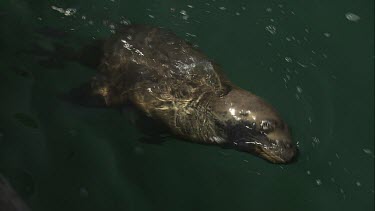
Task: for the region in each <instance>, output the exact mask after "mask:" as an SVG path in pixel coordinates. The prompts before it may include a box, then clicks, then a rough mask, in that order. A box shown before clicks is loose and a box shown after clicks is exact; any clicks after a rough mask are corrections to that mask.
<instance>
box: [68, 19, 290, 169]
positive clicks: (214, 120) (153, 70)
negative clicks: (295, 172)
mask: <svg viewBox="0 0 375 211" xmlns="http://www.w3.org/2000/svg"><path fill="white" fill-rule="evenodd" d="M88 49H91V50H85V51H82V52H83V53H81V54H80V56H79V57H80V58H83V57H85V55H88V54H91V53H93V50H92V48H88ZM95 49H96V50H98V51H100V52H101V55H102V56H101V59H100V60H99V61H100V62H98V61H94V63H93V64H94V65H96V64H98V70H99V71H98V73H97V74H96V75H95V76H94V77H93V78H92V79H91V81H90V82H88V83H87V84H85V85H83V86H81V87H79V88H76V89H74V90H73V91H72V92H71V94H70V96H73V97H72V98H75V99H78V100H80V101H81V102H82V104H86V105H95V106H107V107H121V106H123V105H124V104H126V103H128V102H130V103H131V104H133V105H134V106H135V107H136V108H138V109H139V110H140V111H141V112H143V113H144V114H146V115H147V116H148V117H150V118H152V119H153V120H156V121H158V122H160V123H162V124H164V125H165V126H167V127H168V128H169V130H170V131H171V132H172V133H173V134H174V135H177V136H179V137H182V138H183V139H185V140H188V141H192V142H196V143H203V144H216V145H221V146H225V147H231V148H235V149H237V150H240V151H245V152H249V153H252V154H255V155H257V156H259V157H261V158H264V159H266V160H268V161H270V162H272V163H289V162H291V161H292V160H293V159H294V158H295V155H296V153H297V148H296V147H295V145H294V144H293V143H292V140H291V136H290V133H289V130H288V126H287V124H286V123H285V122H284V121H283V120H282V119H281V118H280V116H279V114H278V113H277V112H276V111H275V109H274V108H272V106H271V105H269V104H268V103H266V102H265V101H264V100H262V99H261V98H260V97H258V96H256V95H254V94H252V93H251V92H249V91H246V90H244V89H241V88H239V87H237V86H236V85H234V84H232V83H231V82H230V81H229V80H228V79H227V78H226V77H225V76H224V75H223V73H222V71H221V70H220V67H219V66H218V65H216V64H215V63H214V62H212V61H211V60H210V59H208V58H207V57H206V56H205V55H204V54H203V53H202V52H200V51H199V50H197V49H196V48H194V47H193V46H192V45H191V44H189V43H187V42H186V41H184V40H183V39H180V38H178V37H177V36H176V35H175V34H173V33H172V32H170V31H167V30H165V29H162V28H157V27H152V26H145V25H130V26H126V27H123V28H121V29H119V30H118V31H117V32H116V34H114V35H113V36H112V37H110V38H109V39H108V40H106V41H105V42H104V45H103V47H102V48H95ZM86 61H87V59H86Z"/></svg>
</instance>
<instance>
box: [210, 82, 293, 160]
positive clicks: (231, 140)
mask: <svg viewBox="0 0 375 211" xmlns="http://www.w3.org/2000/svg"><path fill="white" fill-rule="evenodd" d="M211 107H212V111H213V114H214V116H215V126H216V127H217V131H218V133H217V135H218V137H215V139H216V140H225V141H223V142H224V145H229V146H230V147H233V148H235V149H237V150H239V151H245V152H249V153H252V154H255V155H257V156H259V157H261V158H263V159H265V160H267V161H270V162H272V163H290V162H292V161H294V160H295V158H296V155H297V152H298V150H297V148H296V146H295V145H294V144H293V143H292V139H291V135H290V132H289V129H288V126H287V124H286V123H285V122H284V121H283V120H282V119H281V118H280V116H279V115H278V113H277V112H276V111H275V109H273V108H272V106H271V105H269V104H268V103H266V102H265V101H264V100H262V99H261V98H259V97H258V96H256V95H253V94H251V93H250V92H248V91H245V90H242V89H232V90H231V91H230V92H229V93H228V94H227V95H225V96H222V97H221V98H220V99H219V100H217V101H216V102H215V103H213V104H212V106H211Z"/></svg>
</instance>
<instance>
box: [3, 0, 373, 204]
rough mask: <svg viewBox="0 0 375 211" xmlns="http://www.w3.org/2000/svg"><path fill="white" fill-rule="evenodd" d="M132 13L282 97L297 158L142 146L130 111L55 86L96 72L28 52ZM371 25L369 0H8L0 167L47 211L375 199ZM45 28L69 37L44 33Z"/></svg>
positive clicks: (102, 28) (94, 32) (240, 78)
mask: <svg viewBox="0 0 375 211" xmlns="http://www.w3.org/2000/svg"><path fill="white" fill-rule="evenodd" d="M89 2H90V3H89ZM189 5H190V6H189ZM52 6H56V7H58V8H62V9H64V10H65V9H67V8H75V9H76V11H75V13H74V11H73V13H74V14H73V15H70V14H66V15H65V14H62V13H61V12H64V11H61V10H60V12H59V11H58V10H59V9H58V8H55V9H53V8H52ZM184 11H185V12H184ZM65 12H66V11H65ZM350 13H353V14H355V15H357V16H358V17H356V16H355V15H351V17H354V18H349V19H350V20H349V19H348V18H347V17H346V14H350ZM349 16H350V15H349ZM358 18H359V19H358ZM124 20H130V22H132V23H144V24H153V25H158V26H164V27H167V28H169V29H171V30H173V31H174V32H175V33H177V34H178V35H179V36H181V37H183V38H186V39H188V40H190V42H192V43H194V44H196V45H199V47H200V49H202V51H203V52H205V53H206V54H207V55H208V56H209V57H210V58H212V59H214V60H215V61H216V62H217V63H219V64H220V65H221V66H222V67H223V69H224V71H225V73H226V74H227V75H228V77H229V78H230V79H231V80H232V81H233V82H234V83H236V84H237V85H239V86H241V87H243V88H245V89H247V90H251V91H252V92H254V93H256V94H257V95H259V96H262V97H263V98H265V99H266V100H267V101H269V102H270V103H271V104H273V105H274V106H275V107H276V108H277V109H278V110H279V112H280V113H281V115H282V116H283V118H284V119H285V120H286V121H287V122H288V123H289V125H290V127H291V128H292V132H293V137H294V140H295V141H296V142H298V145H299V149H300V152H301V153H300V157H299V160H298V162H297V163H294V164H292V165H282V166H279V165H273V164H269V163H267V162H265V161H263V160H261V159H259V158H256V157H254V156H252V155H249V154H246V153H240V152H237V151H234V150H226V149H221V148H220V147H214V146H202V145H196V144H191V143H187V142H182V141H178V140H174V139H169V140H168V141H166V142H165V143H163V144H162V145H152V144H145V143H141V142H139V141H138V140H139V139H140V138H142V133H140V132H139V131H137V129H136V127H135V126H134V125H133V124H132V123H131V119H132V118H133V117H132V116H131V115H126V116H123V115H120V113H119V112H118V111H115V110H107V109H94V108H84V107H80V106H77V105H72V104H69V103H66V102H63V101H61V100H59V99H58V98H57V97H56V96H57V94H58V93H64V92H66V91H68V90H69V89H71V88H73V87H75V86H77V85H78V84H81V83H83V82H85V81H86V80H87V79H88V78H89V77H90V76H92V75H93V74H94V72H93V71H92V70H90V69H87V68H85V67H83V66H80V65H79V64H77V63H66V64H65V66H64V67H63V68H55V67H51V68H47V67H45V66H42V65H40V64H39V63H38V62H37V61H38V59H40V57H38V56H36V55H33V54H31V53H20V52H25V51H26V49H32V46H35V45H36V44H37V45H39V46H44V48H47V49H51V43H53V42H60V43H64V44H67V45H77V46H79V45H80V44H81V43H83V42H84V41H85V40H90V39H93V37H95V38H98V37H106V36H108V35H110V33H111V32H110V29H111V27H110V24H111V23H120V22H121V21H122V22H123V21H124ZM373 25H374V2H373V1H371V0H363V1H348V0H345V1H339V0H335V1H323V0H312V1H305V2H301V1H276V0H267V1H264V0H253V1H248V2H246V1H244V0H242V1H229V0H227V1H221V0H216V1H212V0H207V1H199V0H195V1H178V3H177V1H172V0H165V1H146V0H138V1H130V0H128V1H120V0H114V1H109V0H108V1H98V0H97V1H81V0H75V1H25V0H12V1H10V0H8V1H6V0H4V1H1V3H0V26H1V30H0V46H1V47H0V58H1V59H0V102H1V103H0V172H1V173H2V174H3V175H5V176H6V177H7V178H8V180H9V181H10V182H11V183H12V184H13V186H14V187H15V189H16V190H17V191H18V192H19V194H20V195H21V196H22V198H24V199H25V201H26V202H27V203H28V204H29V205H30V207H31V208H32V210H38V211H39V210H40V211H47V210H48V211H50V210H54V211H60V210H61V211H63V210H71V211H75V210H77V211H78V210H80V211H81V210H312V211H315V210H369V211H370V210H374V72H373V71H374V26H373ZM46 26H48V27H52V28H54V29H57V30H60V31H66V32H68V35H65V36H59V33H57V34H56V33H55V37H46V36H42V35H40V34H38V33H36V31H38V29H41V28H43V27H46ZM187 33H188V34H187Z"/></svg>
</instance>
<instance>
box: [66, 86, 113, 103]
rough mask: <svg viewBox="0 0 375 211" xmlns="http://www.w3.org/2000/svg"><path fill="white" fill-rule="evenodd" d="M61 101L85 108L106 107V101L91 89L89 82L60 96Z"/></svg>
mask: <svg viewBox="0 0 375 211" xmlns="http://www.w3.org/2000/svg"><path fill="white" fill-rule="evenodd" d="M60 98H61V99H62V100H65V101H68V102H71V103H74V104H78V105H82V106H86V107H106V106H107V104H106V101H105V98H104V97H103V95H102V94H100V93H99V92H95V91H94V90H93V89H92V86H91V82H87V83H84V84H82V85H81V86H79V87H77V88H74V89H72V90H70V91H69V92H68V93H64V94H61V95H60Z"/></svg>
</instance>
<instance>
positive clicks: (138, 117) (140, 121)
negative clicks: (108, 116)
mask: <svg viewBox="0 0 375 211" xmlns="http://www.w3.org/2000/svg"><path fill="white" fill-rule="evenodd" d="M121 112H122V113H123V115H124V116H125V117H126V119H128V120H129V121H130V123H131V124H132V125H134V126H135V127H136V128H137V129H138V130H139V132H140V133H141V134H143V135H144V136H142V137H141V138H139V139H138V140H139V141H140V142H142V143H147V144H158V145H159V144H162V143H163V142H164V141H166V138H168V137H170V136H171V135H170V134H169V132H168V128H167V127H166V126H164V125H163V124H161V123H160V122H158V121H157V120H154V119H151V118H150V117H147V116H146V115H145V114H144V113H142V112H140V111H139V110H138V109H137V108H135V107H134V106H132V105H125V106H123V107H122V110H121Z"/></svg>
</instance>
